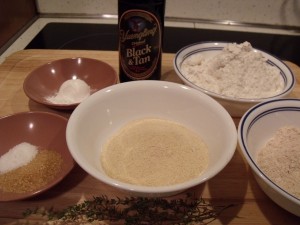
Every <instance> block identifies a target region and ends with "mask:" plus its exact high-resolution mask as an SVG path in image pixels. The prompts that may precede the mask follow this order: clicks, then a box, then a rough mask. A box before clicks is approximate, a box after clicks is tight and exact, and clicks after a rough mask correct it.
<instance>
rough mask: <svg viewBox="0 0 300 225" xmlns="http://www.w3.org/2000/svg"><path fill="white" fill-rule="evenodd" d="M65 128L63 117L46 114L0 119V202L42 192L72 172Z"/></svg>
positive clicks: (72, 162) (26, 113) (71, 160)
mask: <svg viewBox="0 0 300 225" xmlns="http://www.w3.org/2000/svg"><path fill="white" fill-rule="evenodd" d="M66 126H67V119H66V118H64V117H62V116H58V115H56V114H53V113H47V112H21V113H16V114H13V115H8V116H4V117H2V118H0V127H1V129H0V142H1V148H0V201H13V200H20V199H25V198H29V197H32V196H35V195H37V194H40V193H42V192H45V191H46V190H48V189H49V188H51V187H53V186H54V185H56V184H57V183H59V182H60V181H61V180H62V179H63V178H64V177H65V176H66V175H67V174H68V173H69V172H70V171H71V170H72V168H73V166H74V160H73V158H72V156H71V155H70V153H69V150H68V147H67V143H66V138H65V137H66V135H65V132H66Z"/></svg>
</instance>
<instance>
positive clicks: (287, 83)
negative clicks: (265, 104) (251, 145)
mask: <svg viewBox="0 0 300 225" xmlns="http://www.w3.org/2000/svg"><path fill="white" fill-rule="evenodd" d="M227 44H228V43H226V42H202V43H195V44H191V45H188V46H186V47H184V48H182V49H180V50H179V51H178V52H177V53H176V56H175V58H174V62H173V64H174V69H175V72H176V73H177V75H178V76H179V77H180V79H181V80H182V81H183V82H184V83H185V84H186V85H188V86H190V87H193V88H195V89H197V90H199V91H201V92H203V93H206V94H208V95H209V96H211V97H213V98H214V99H216V100H217V101H218V102H219V103H220V104H221V105H223V106H224V108H225V109H226V110H227V111H228V112H229V114H230V115H231V116H233V117H241V116H242V115H243V114H244V113H245V112H246V111H247V110H248V109H249V108H251V107H252V106H254V105H255V104H257V103H260V102H262V101H267V100H272V99H278V98H283V97H285V96H287V95H288V94H289V93H290V92H291V91H292V89H293V87H294V85H295V78H294V75H293V73H292V71H291V70H290V69H289V67H287V66H286V65H285V63H284V62H282V61H281V60H280V59H278V58H276V57H274V56H272V55H270V54H268V53H266V52H263V51H260V50H258V49H254V51H256V52H261V53H262V55H263V56H264V57H266V58H267V59H268V61H267V63H269V64H270V65H272V66H276V67H277V68H278V69H279V70H280V74H281V76H282V78H283V80H284V89H283V90H282V92H281V93H280V94H277V95H275V96H272V97H269V98H261V99H245V98H233V97H228V96H224V95H220V94H217V93H214V92H212V91H210V90H206V89H203V88H201V87H199V86H197V85H196V84H194V83H193V82H191V81H190V80H188V79H187V78H186V77H185V76H184V74H183V73H182V72H181V64H182V62H183V61H184V60H185V59H187V58H188V57H190V56H191V55H194V54H201V55H203V56H204V57H208V58H209V57H213V56H215V55H217V54H218V53H220V52H221V51H222V49H223V48H224V47H225V46H226V45H227Z"/></svg>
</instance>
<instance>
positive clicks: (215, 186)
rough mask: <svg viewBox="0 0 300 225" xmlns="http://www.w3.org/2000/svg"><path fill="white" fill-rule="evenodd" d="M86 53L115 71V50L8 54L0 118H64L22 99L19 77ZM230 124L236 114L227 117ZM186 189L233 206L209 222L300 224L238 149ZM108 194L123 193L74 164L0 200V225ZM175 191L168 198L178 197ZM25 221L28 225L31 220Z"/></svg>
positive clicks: (167, 57)
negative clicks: (60, 176) (58, 176)
mask: <svg viewBox="0 0 300 225" xmlns="http://www.w3.org/2000/svg"><path fill="white" fill-rule="evenodd" d="M69 57H89V58H95V59H99V60H103V61H105V62H107V63H108V64H110V65H111V66H112V67H114V68H115V69H116V71H118V53H117V52H110V51H77V50H76V51H73V50H22V51H19V52H17V53H14V54H13V55H11V56H10V57H8V58H7V59H6V60H5V61H4V62H3V64H1V65H0V116H6V115H9V114H14V113H17V112H24V111H37V110H38V111H49V112H54V113H57V114H60V115H63V116H65V117H67V118H68V117H69V116H70V115H71V113H72V112H71V111H60V110H54V109H50V108H47V107H45V106H43V105H40V104H37V103H35V102H33V101H31V100H29V99H28V97H27V96H26V95H25V94H24V92H23V81H24V78H25V77H26V76H27V75H28V73H29V72H30V71H32V70H33V69H35V68H36V67H38V66H40V65H42V64H44V63H47V62H50V61H53V60H56V59H61V58H69ZM173 58H174V54H164V55H163V63H162V73H163V75H162V80H167V81H172V82H178V83H181V81H180V79H179V78H178V77H177V75H176V73H175V71H174V70H173ZM286 63H287V65H288V66H289V67H290V68H291V70H292V71H293V72H294V75H295V77H296V79H297V84H296V86H295V89H294V90H293V92H292V93H291V95H290V97H293V98H299V97H300V86H299V82H300V68H299V67H298V66H297V65H295V64H293V63H290V62H286ZM233 119H234V121H235V123H236V125H237V124H238V123H239V118H233ZM187 192H194V193H195V194H196V195H197V196H202V197H203V198H204V199H206V200H207V201H209V202H211V203H212V204H217V205H218V204H232V203H233V204H236V205H235V206H234V207H231V208H229V209H227V210H225V211H224V212H223V213H222V214H221V215H220V217H219V218H218V219H217V220H215V221H213V222H212V223H211V224H239V225H241V224H249V225H250V224H251V225H254V224H255V225H260V224H261V225H262V224H263V225H265V224H289V225H294V224H295V225H296V224H300V218H299V217H296V216H294V215H292V214H290V213H289V212H287V211H285V210H284V209H282V208H280V207H279V206H277V205H276V204H275V203H274V202H273V201H272V200H270V199H269V198H268V197H267V196H266V195H265V194H264V193H263V192H262V190H261V189H260V188H259V186H258V184H257V183H256V181H255V179H254V176H253V175H252V173H251V171H250V169H249V167H248V166H247V164H246V161H245V159H244V158H243V156H242V154H241V153H240V151H239V149H237V151H236V152H235V154H234V156H233V158H232V160H231V161H230V163H229V164H228V165H227V166H226V167H225V168H224V169H223V170H222V171H221V172H220V173H219V174H218V175H216V176H215V177H214V178H213V179H211V180H209V181H207V182H206V183H205V184H203V185H199V186H197V187H194V188H192V189H190V190H188V191H187ZM103 194H105V195H108V196H111V197H115V196H119V197H123V196H125V195H126V194H125V193H122V192H120V191H119V190H117V189H114V188H112V187H109V186H107V185H105V184H103V183H101V182H100V181H97V180H96V179H94V178H93V177H91V176H90V175H88V174H87V173H86V172H84V171H83V170H82V169H81V168H80V167H79V166H75V168H74V169H73V171H71V173H70V174H69V175H68V176H67V177H66V178H65V179H64V180H63V181H61V182H60V183H59V184H58V185H56V186H55V187H53V188H51V189H50V190H48V191H46V192H44V193H42V194H40V195H38V196H36V197H33V198H30V199H26V200H22V201H14V202H0V224H23V222H24V220H21V219H22V213H23V212H24V211H25V210H26V209H27V208H32V209H34V208H35V207H45V208H50V207H54V208H56V209H62V208H65V207H67V206H69V205H74V204H76V203H77V202H79V201H80V200H81V199H83V198H84V199H89V198H91V197H92V196H97V195H103ZM185 194H186V193H181V194H179V195H176V196H172V197H170V198H184V197H185ZM35 222H37V221H31V223H29V224H36V223H35Z"/></svg>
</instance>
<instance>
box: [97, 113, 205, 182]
mask: <svg viewBox="0 0 300 225" xmlns="http://www.w3.org/2000/svg"><path fill="white" fill-rule="evenodd" d="M208 161H209V157H208V149H207V146H206V144H205V143H204V142H203V141H202V139H201V138H200V137H199V136H198V135H197V134H196V133H195V132H193V131H192V130H190V129H188V128H186V127H184V126H182V125H181V124H178V123H175V122H172V121H168V120H162V119H142V120H137V121H133V122H131V123H129V124H127V125H125V126H124V127H123V128H121V129H120V130H119V131H118V132H117V133H116V134H115V135H113V136H112V137H111V138H110V139H109V140H108V142H107V143H106V144H105V146H104V148H103V151H102V153H101V164H102V167H103V169H104V171H105V172H106V174H107V175H108V176H110V177H112V178H115V179H117V180H120V181H123V182H127V183H131V184H138V185H145V186H166V185H173V184H178V183H182V182H185V181H187V180H190V179H193V178H195V177H198V176H199V175H200V174H201V173H202V172H203V171H204V170H205V169H206V167H207V165H208Z"/></svg>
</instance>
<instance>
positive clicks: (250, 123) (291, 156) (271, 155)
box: [238, 98, 300, 216]
mask: <svg viewBox="0 0 300 225" xmlns="http://www.w3.org/2000/svg"><path fill="white" fill-rule="evenodd" d="M238 142H239V147H240V149H241V152H242V154H243V156H244V158H245V159H246V161H247V162H248V164H249V166H250V168H251V169H252V171H253V174H254V177H255V179H256V181H257V183H258V185H259V186H260V187H261V189H262V190H263V191H264V192H265V193H266V194H267V195H268V196H269V197H270V198H271V199H272V200H273V201H274V202H275V203H277V204H278V205H279V206H281V207H282V208H284V209H286V210H287V211H289V212H291V213H293V214H295V215H297V216H300V183H299V181H300V163H299V162H300V151H299V146H300V100H299V99H288V98H285V99H275V100H270V101H266V102H263V103H260V104H257V105H255V106H254V107H252V108H251V109H249V110H248V111H247V112H246V113H245V114H244V116H243V117H242V118H241V121H240V123H239V127H238Z"/></svg>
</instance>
